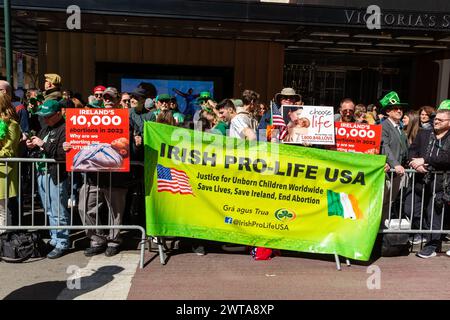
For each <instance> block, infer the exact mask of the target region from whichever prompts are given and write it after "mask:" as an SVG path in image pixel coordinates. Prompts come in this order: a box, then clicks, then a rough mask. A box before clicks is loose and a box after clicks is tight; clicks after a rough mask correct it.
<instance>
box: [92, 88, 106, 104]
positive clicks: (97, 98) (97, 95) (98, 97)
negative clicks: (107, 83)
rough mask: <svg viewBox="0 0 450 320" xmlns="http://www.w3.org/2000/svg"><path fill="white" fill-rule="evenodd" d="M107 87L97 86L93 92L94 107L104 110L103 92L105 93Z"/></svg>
mask: <svg viewBox="0 0 450 320" xmlns="http://www.w3.org/2000/svg"><path fill="white" fill-rule="evenodd" d="M105 89H106V87H104V86H101V85H100V86H96V87H95V88H94V89H93V90H92V93H93V95H94V101H93V103H94V105H95V106H96V107H97V108H103V91H105Z"/></svg>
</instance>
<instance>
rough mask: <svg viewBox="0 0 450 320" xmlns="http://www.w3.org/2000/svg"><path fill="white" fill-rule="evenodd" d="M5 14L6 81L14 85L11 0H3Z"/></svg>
mask: <svg viewBox="0 0 450 320" xmlns="http://www.w3.org/2000/svg"><path fill="white" fill-rule="evenodd" d="M3 14H4V19H5V55H6V81H8V82H9V84H10V85H11V86H12V87H13V86H14V84H13V82H12V74H13V70H12V47H11V17H10V16H11V1H10V0H3Z"/></svg>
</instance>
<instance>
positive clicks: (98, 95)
mask: <svg viewBox="0 0 450 320" xmlns="http://www.w3.org/2000/svg"><path fill="white" fill-rule="evenodd" d="M94 97H96V98H101V97H103V93H95V94H94Z"/></svg>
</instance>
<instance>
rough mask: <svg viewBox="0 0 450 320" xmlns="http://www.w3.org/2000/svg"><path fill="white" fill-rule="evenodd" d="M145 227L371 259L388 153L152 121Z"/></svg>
mask: <svg viewBox="0 0 450 320" xmlns="http://www.w3.org/2000/svg"><path fill="white" fill-rule="evenodd" d="M144 141H145V185H146V212H147V233H148V234H149V235H152V236H180V237H189V238H199V239H208V240H215V241H223V242H227V243H236V244H245V245H251V246H261V247H268V248H277V249H286V250H294V251H304V252H311V253H328V254H334V253H336V254H339V255H341V256H344V257H348V258H352V259H357V260H364V261H367V260H368V259H369V257H370V254H371V251H372V247H373V244H374V242H375V238H376V235H377V232H378V229H379V226H380V219H381V208H382V200H383V188H384V177H385V175H384V170H383V169H384V164H385V157H384V156H378V155H366V154H356V153H342V152H336V151H328V150H320V149H315V148H307V147H299V146H292V145H283V144H276V143H265V142H263V143H261V142H260V143H257V142H249V141H244V140H239V139H235V138H229V137H225V136H221V135H215V134H210V133H205V132H200V131H192V130H187V129H182V128H177V127H173V126H168V125H164V124H159V123H152V122H146V123H145V128H144Z"/></svg>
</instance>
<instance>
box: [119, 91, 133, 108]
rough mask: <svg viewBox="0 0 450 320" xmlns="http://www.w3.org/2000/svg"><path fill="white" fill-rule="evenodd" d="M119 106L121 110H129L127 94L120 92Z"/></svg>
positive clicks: (129, 98) (129, 101)
mask: <svg viewBox="0 0 450 320" xmlns="http://www.w3.org/2000/svg"><path fill="white" fill-rule="evenodd" d="M120 106H121V107H122V108H123V109H129V108H131V97H130V95H129V94H128V92H122V96H121V99H120Z"/></svg>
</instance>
